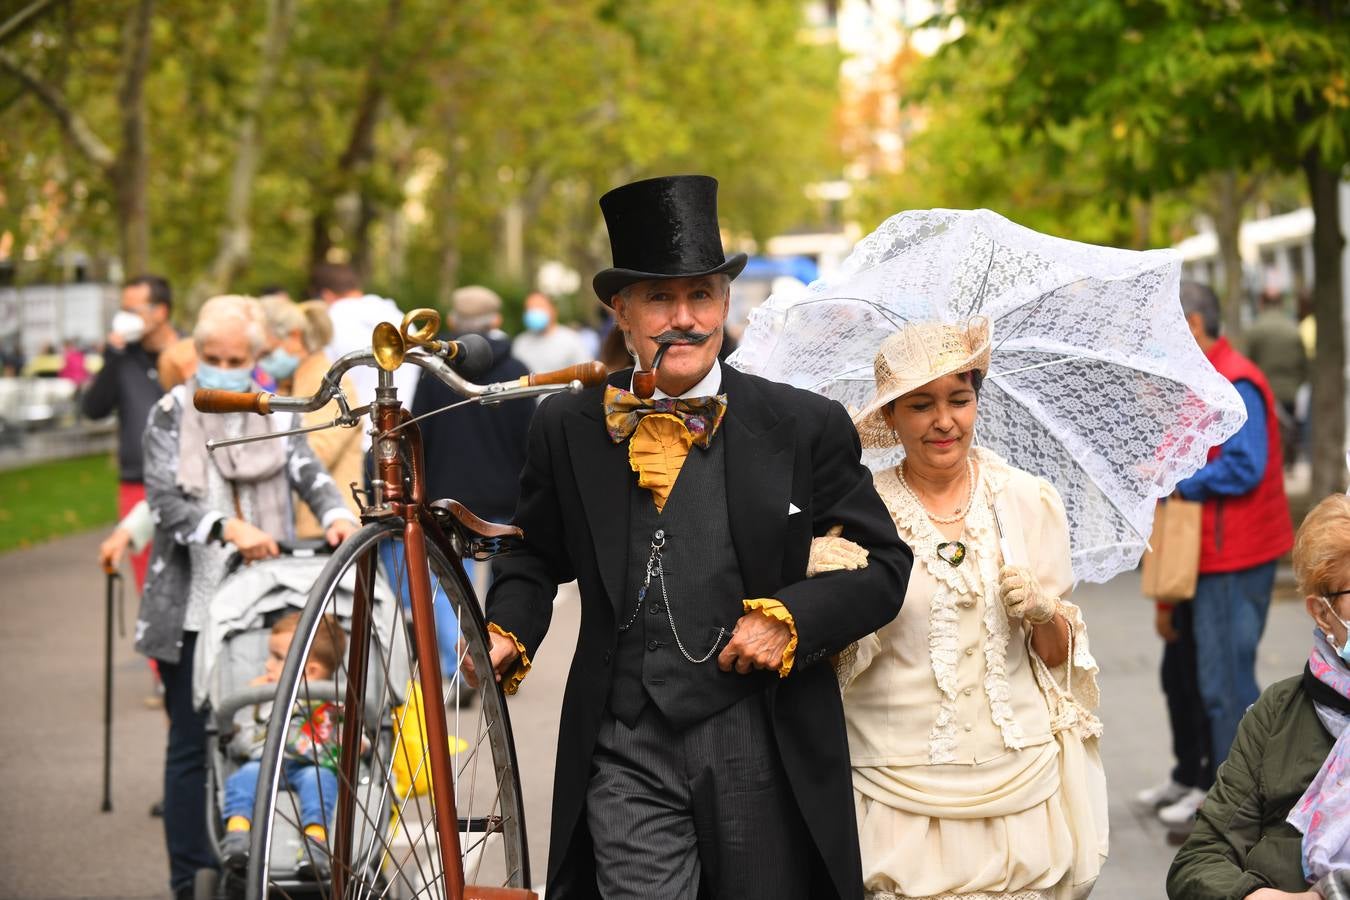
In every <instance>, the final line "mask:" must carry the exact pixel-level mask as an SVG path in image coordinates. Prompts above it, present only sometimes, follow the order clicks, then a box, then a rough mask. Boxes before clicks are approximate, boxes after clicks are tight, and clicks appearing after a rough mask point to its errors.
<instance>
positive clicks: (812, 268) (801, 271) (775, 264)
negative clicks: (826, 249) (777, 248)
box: [740, 256, 820, 284]
mask: <svg viewBox="0 0 1350 900" xmlns="http://www.w3.org/2000/svg"><path fill="white" fill-rule="evenodd" d="M783 275H787V276H790V277H792V278H795V279H797V280H798V281H800V282H801V283H802V284H810V283H811V282H813V281H815V280H816V279H817V278H819V277H820V270H819V268H818V267H817V266H816V261H815V260H813V259H811V258H810V257H808V256H752V257H750V261H749V262H747V263H746V264H745V271H744V272H742V273H741V276H740V277H742V278H754V279H763V280H765V281H771V280H772V279H774V278H779V277H781V276H783Z"/></svg>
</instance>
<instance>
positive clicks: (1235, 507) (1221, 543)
mask: <svg viewBox="0 0 1350 900" xmlns="http://www.w3.org/2000/svg"><path fill="white" fill-rule="evenodd" d="M1205 356H1206V357H1208V359H1209V361H1210V364H1211V365H1213V366H1214V368H1215V369H1217V370H1218V372H1219V374H1221V375H1223V377H1225V378H1227V379H1228V380H1229V381H1231V382H1234V383H1236V382H1238V381H1249V382H1251V383H1252V384H1254V385H1255V386H1256V387H1257V389H1259V390H1260V391H1261V398H1262V400H1263V402H1264V403H1265V409H1266V471H1265V475H1264V476H1263V477H1262V479H1261V483H1260V484H1259V485H1257V486H1256V489H1255V490H1253V491H1252V492H1251V493H1249V494H1243V495H1242V496H1241V497H1211V498H1210V499H1208V500H1206V501H1205V509H1204V514H1203V518H1202V520H1201V538H1200V541H1201V542H1200V574H1201V575H1209V574H1216V573H1219V572H1237V571H1240V570H1242V569H1250V568H1252V567H1253V566H1259V565H1261V564H1262V563H1268V562H1270V561H1271V560H1275V559H1279V558H1280V557H1281V556H1283V555H1284V554H1285V553H1287V552H1289V550H1290V548H1292V547H1293V546H1294V525H1293V522H1292V521H1291V520H1290V518H1289V501H1288V500H1287V499H1286V498H1285V495H1284V471H1283V468H1282V466H1283V465H1284V452H1283V449H1282V448H1281V446H1280V423H1279V419H1278V418H1276V414H1275V396H1274V394H1272V393H1271V391H1270V384H1269V383H1268V382H1267V381H1266V376H1265V375H1263V374H1261V370H1260V369H1258V368H1257V367H1256V364H1255V363H1253V362H1252V361H1251V360H1249V359H1247V358H1246V357H1245V356H1243V355H1242V354H1241V353H1238V352H1237V351H1236V350H1234V349H1233V346H1232V344H1230V343H1228V340H1227V338H1219V339H1218V340H1217V341H1216V342H1215V343H1214V345H1213V346H1212V347H1210V348H1209V351H1208V352H1207V353H1206V354H1205ZM1222 453H1223V447H1222V446H1218V447H1213V448H1211V449H1210V451H1209V458H1210V460H1211V461H1212V460H1215V459H1217V458H1218V457H1219V456H1220V455H1221V454H1222Z"/></svg>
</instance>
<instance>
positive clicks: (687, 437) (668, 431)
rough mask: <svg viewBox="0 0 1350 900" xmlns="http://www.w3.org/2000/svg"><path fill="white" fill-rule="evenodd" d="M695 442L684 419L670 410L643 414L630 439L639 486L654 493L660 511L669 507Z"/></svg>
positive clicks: (629, 458)
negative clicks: (669, 501)
mask: <svg viewBox="0 0 1350 900" xmlns="http://www.w3.org/2000/svg"><path fill="white" fill-rule="evenodd" d="M693 444H694V437H693V435H691V434H690V433H689V429H688V428H687V427H685V424H684V422H682V421H681V420H680V417H679V416H676V415H672V414H670V413H651V414H650V415H646V416H643V417H642V420H641V421H640V422H638V426H637V429H636V430H635V431H634V432H633V436H632V437H631V438H629V440H628V465H630V466H631V467H632V468H633V471H634V472H636V473H637V476H638V487H643V488H647V489H648V490H649V491H651V492H652V502H654V503H655V504H656V511H657V512H661V511H662V510H664V509H665V508H666V500H667V499H669V497H670V491H671V489H672V488H674V487H675V479H676V478H678V477H679V475H680V470H681V469H682V468H684V461H685V459H686V458H687V457H688V456H689V448H690V447H692V446H693Z"/></svg>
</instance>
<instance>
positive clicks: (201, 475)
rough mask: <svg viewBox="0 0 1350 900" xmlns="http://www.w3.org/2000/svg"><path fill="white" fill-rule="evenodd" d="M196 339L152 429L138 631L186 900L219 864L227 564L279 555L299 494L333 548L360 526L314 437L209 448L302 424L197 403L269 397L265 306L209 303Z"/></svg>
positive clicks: (175, 862)
mask: <svg viewBox="0 0 1350 900" xmlns="http://www.w3.org/2000/svg"><path fill="white" fill-rule="evenodd" d="M193 339H194V342H195V344H196V348H197V358H198V361H199V362H198V366H197V372H196V374H195V375H194V376H193V377H192V378H190V379H188V381H187V383H186V384H183V385H180V386H179V387H176V388H174V389H173V390H172V391H170V392H169V393H168V394H165V395H164V397H163V398H161V399H160V401H159V403H157V404H156V405H155V406H154V408H153V409H152V410H151V411H150V418H149V421H148V422H147V424H146V430H145V436H144V446H145V488H146V501H147V502H148V503H149V505H150V515H151V518H152V519H153V520H154V523H155V536H154V543H153V551H152V553H151V556H150V571H149V574H148V576H147V577H146V581H145V591H144V593H143V594H142V596H141V607H140V612H139V615H138V617H137V622H136V649H137V650H139V651H140V652H141V653H144V654H145V655H146V656H149V657H152V658H153V659H156V660H158V662H159V672H160V676H161V677H162V679H163V682H164V708H165V710H166V712H167V713H168V715H169V744H168V750H167V752H166V754H165V759H164V834H165V840H166V843H167V845H168V851H169V868H170V885H171V887H172V888H173V891H174V893H175V895H182V896H191V893H192V885H193V879H194V877H195V873H196V871H197V870H198V869H202V868H211V867H214V866H215V865H216V855H215V852H214V850H212V848H211V846H210V844H209V843H208V839H207V832H206V732H205V724H206V720H205V716H204V715H202V714H201V713H199V712H198V711H197V710H196V709H194V708H193V705H192V660H193V652H194V649H195V646H196V639H197V631H198V629H199V628H200V627H201V626H202V625H203V624H205V621H206V612H207V604H208V603H209V602H210V600H211V596H212V595H213V593H214V592H215V589H216V587H217V586H218V585H219V584H220V581H221V579H222V578H223V576H224V574H225V567H226V562H227V560H228V558H229V556H230V554H231V553H232V552H235V551H237V552H238V553H239V554H240V555H242V556H243V557H244V559H245V560H250V561H251V560H258V559H266V558H269V557H272V556H276V555H277V553H278V547H277V541H278V540H285V539H288V538H290V537H292V530H293V525H292V523H293V522H294V521H295V516H294V514H293V511H292V509H291V492H292V490H294V491H295V492H296V493H297V494H299V495H300V497H301V498H302V499H303V500H304V501H305V503H306V504H307V505H308V506H309V507H310V509H311V510H313V512H314V514H315V515H316V516H317V517H318V518H319V519H320V521H321V522H322V523H323V525H324V528H325V536H326V537H327V539H328V542H329V543H331V544H334V545H336V544H338V543H340V542H341V541H342V540H343V539H344V538H346V537H347V535H349V534H351V533H352V532H353V531H354V530H355V529H356V526H357V522H356V518H355V516H353V515H352V514H351V512H349V511H348V509H347V507H346V506H344V505H343V502H342V497H341V495H340V494H339V493H338V490H337V487H336V485H335V484H334V482H333V479H332V478H331V477H330V476H329V475H328V472H327V471H325V470H324V468H323V465H322V464H321V463H320V462H319V461H318V460H317V459H315V457H314V453H313V451H312V450H311V449H310V447H309V444H308V443H306V441H305V438H304V436H303V435H294V436H291V437H288V438H285V439H277V440H274V441H261V442H258V443H251V444H243V445H239V446H235V447H229V448H224V449H221V450H217V451H216V452H214V453H210V452H208V451H207V449H206V441H207V440H209V439H211V438H224V437H240V436H243V435H252V434H264V433H270V432H275V431H282V430H285V429H287V428H290V427H292V425H293V424H294V423H293V422H291V421H289V420H288V417H284V416H277V417H270V416H257V415H253V414H251V413H248V414H246V413H232V414H230V415H206V414H203V413H200V412H198V411H197V410H196V409H195V408H194V407H193V405H192V394H193V392H194V391H196V389H197V388H199V387H202V388H215V389H220V390H235V391H248V390H254V391H256V390H258V389H259V388H258V386H257V385H256V384H255V383H254V382H253V379H252V372H253V368H254V366H255V365H256V364H257V362H258V355H259V353H260V351H261V350H262V348H263V341H264V335H263V324H262V312H261V309H260V308H259V306H258V301H256V300H254V299H253V298H251V297H235V296H224V297H216V298H214V299H212V300H209V301H207V303H206V304H204V305H203V306H202V309H201V313H200V315H199V317H198V320H197V326H196V329H195V330H194V332H193Z"/></svg>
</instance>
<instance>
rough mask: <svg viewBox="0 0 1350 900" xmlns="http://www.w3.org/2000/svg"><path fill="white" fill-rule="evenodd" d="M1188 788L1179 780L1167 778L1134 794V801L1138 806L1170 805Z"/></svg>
mask: <svg viewBox="0 0 1350 900" xmlns="http://www.w3.org/2000/svg"><path fill="white" fill-rule="evenodd" d="M1189 790H1190V788H1188V787H1186V785H1184V784H1181V783H1180V782H1177V781H1173V780H1172V779H1170V778H1169V779H1167V780H1166V781H1164V782H1163V783H1162V784H1155V785H1154V786H1153V787H1151V788H1145V789H1144V790H1142V791H1140V792H1139V793H1137V794H1135V795H1134V802H1135V803H1138V804H1139V805H1140V806H1147V807H1149V808H1151V809H1157V808H1158V807H1160V806H1171V805H1172V804H1173V803H1176V802H1177V801H1178V800H1180V799H1181V798H1182V797H1184V796H1186V792H1187V791H1189Z"/></svg>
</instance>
